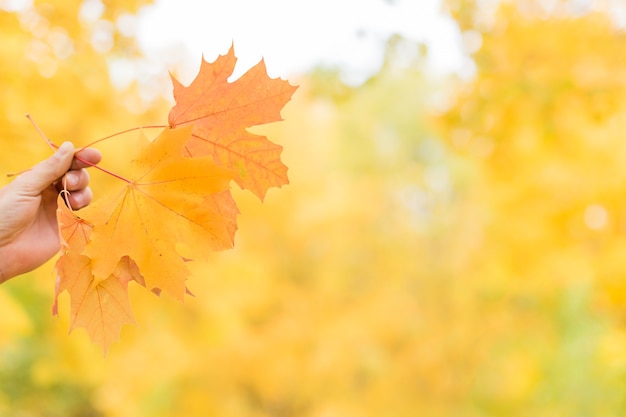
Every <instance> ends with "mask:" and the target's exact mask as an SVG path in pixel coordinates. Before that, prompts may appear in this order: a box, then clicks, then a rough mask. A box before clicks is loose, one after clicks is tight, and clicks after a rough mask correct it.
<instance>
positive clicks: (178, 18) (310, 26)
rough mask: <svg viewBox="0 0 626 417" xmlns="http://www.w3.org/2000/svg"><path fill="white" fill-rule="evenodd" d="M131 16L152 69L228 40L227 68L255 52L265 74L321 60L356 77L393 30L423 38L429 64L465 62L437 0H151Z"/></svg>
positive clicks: (189, 62) (443, 66)
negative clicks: (232, 58) (231, 58)
mask: <svg viewBox="0 0 626 417" xmlns="http://www.w3.org/2000/svg"><path fill="white" fill-rule="evenodd" d="M135 23H136V24H137V27H136V29H135V30H136V31H137V32H136V34H137V36H138V40H139V43H140V45H141V46H142V49H143V50H144V52H145V54H146V56H147V60H148V62H150V65H151V66H152V67H153V68H154V70H155V71H160V72H162V71H164V70H165V71H167V70H172V69H173V68H171V67H172V66H173V65H175V66H176V68H177V69H179V73H180V68H186V67H189V66H190V67H191V69H190V71H189V72H187V74H184V75H185V76H187V77H192V76H193V75H195V72H196V71H197V68H198V65H199V62H200V57H201V56H202V55H203V54H204V57H205V58H206V59H207V60H209V61H212V60H214V59H215V58H216V57H217V55H218V54H224V53H226V52H227V51H228V48H229V47H230V46H231V44H234V46H235V54H236V56H237V57H238V67H237V69H236V73H235V76H237V74H238V73H239V74H240V73H243V72H245V70H247V69H248V68H250V67H251V66H252V65H254V64H256V63H257V62H258V61H259V60H260V59H261V58H262V57H263V58H264V59H265V63H266V65H267V68H268V73H269V75H270V76H271V77H281V78H289V77H290V76H292V75H298V74H300V73H303V72H305V71H307V70H309V69H311V68H313V67H315V66H317V65H326V66H337V67H339V68H340V69H341V72H342V74H343V75H344V77H345V79H346V80H347V81H348V82H352V83H359V82H361V81H363V80H364V79H366V78H367V77H369V76H370V75H372V74H374V73H375V72H376V71H377V70H378V69H379V68H380V65H381V63H382V58H383V47H384V44H385V42H386V40H387V39H388V38H389V36H391V35H392V34H396V33H397V34H400V35H402V36H403V37H405V38H407V39H410V40H414V41H419V42H424V43H426V44H427V45H428V46H429V64H430V67H431V68H432V69H433V70H435V71H438V72H450V71H460V70H461V68H462V67H463V66H464V65H466V64H467V62H466V61H465V60H464V58H463V56H462V54H461V52H460V51H461V36H460V34H459V32H458V29H457V28H456V26H455V24H454V22H453V21H452V19H450V18H449V17H447V16H445V15H443V14H442V13H441V11H440V0H396V1H394V2H392V4H389V3H388V2H386V1H384V0H315V1H313V0H264V1H260V0H228V1H226V0H156V2H155V5H153V6H148V7H146V8H145V9H143V10H142V11H141V12H140V13H139V16H138V18H137V20H136V22H135ZM181 58H182V59H183V61H184V62H183V63H182V65H181V62H180V60H181ZM184 78H185V77H184V76H181V80H182V81H184Z"/></svg>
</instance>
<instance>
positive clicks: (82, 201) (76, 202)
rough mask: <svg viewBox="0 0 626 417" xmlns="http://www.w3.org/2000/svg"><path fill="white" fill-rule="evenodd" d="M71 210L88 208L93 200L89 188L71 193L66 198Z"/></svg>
mask: <svg viewBox="0 0 626 417" xmlns="http://www.w3.org/2000/svg"><path fill="white" fill-rule="evenodd" d="M68 200H69V203H70V206H72V210H78V209H81V208H83V207H86V206H88V205H89V204H90V203H91V200H93V194H92V192H91V189H90V188H89V187H85V188H83V189H82V190H78V191H71V192H70V193H69V197H68Z"/></svg>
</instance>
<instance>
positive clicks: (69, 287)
mask: <svg viewBox="0 0 626 417" xmlns="http://www.w3.org/2000/svg"><path fill="white" fill-rule="evenodd" d="M57 207H58V208H57V219H58V222H59V232H60V237H61V241H62V242H63V243H62V254H61V256H60V257H59V259H58V260H57V263H56V269H57V272H58V281H57V286H56V295H55V301H54V306H53V314H55V315H56V314H58V310H57V305H58V296H59V294H60V293H61V292H63V291H67V292H68V293H69V294H70V331H72V330H74V329H75V328H78V327H83V328H85V330H87V332H88V334H89V335H90V337H91V339H92V340H93V341H94V342H95V343H97V344H99V345H101V346H102V347H103V349H104V353H105V354H106V352H107V349H108V347H109V346H110V344H111V343H113V342H115V341H117V340H119V335H120V332H121V328H122V326H123V325H124V324H135V318H134V314H133V311H132V307H131V305H130V299H129V297H128V283H129V282H130V281H132V280H135V281H137V282H138V283H140V284H143V277H141V275H140V274H139V270H138V269H137V267H136V265H134V262H132V260H130V258H128V257H124V258H122V259H121V260H120V261H119V263H118V265H117V267H116V269H115V271H114V272H113V274H111V275H110V276H109V277H108V278H107V279H105V280H102V281H97V280H96V279H95V277H94V276H93V272H92V270H91V259H89V258H88V257H87V256H84V255H81V254H80V251H81V250H82V249H83V248H84V247H85V245H86V244H87V242H88V241H89V237H90V234H91V232H92V229H93V226H92V225H91V224H90V223H89V222H86V221H85V220H83V219H81V218H79V217H78V216H76V214H75V213H74V212H72V211H71V210H70V209H69V208H68V206H66V204H65V202H64V201H63V198H62V195H59V197H58V199H57Z"/></svg>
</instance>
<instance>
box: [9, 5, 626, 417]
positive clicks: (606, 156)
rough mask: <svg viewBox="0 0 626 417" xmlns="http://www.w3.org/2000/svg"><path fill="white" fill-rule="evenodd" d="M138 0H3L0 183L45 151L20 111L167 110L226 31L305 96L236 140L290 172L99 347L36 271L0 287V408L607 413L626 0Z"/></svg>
mask: <svg viewBox="0 0 626 417" xmlns="http://www.w3.org/2000/svg"><path fill="white" fill-rule="evenodd" d="M149 3H150V2H147V1H142V0H131V1H127V0H124V1H122V0H106V1H102V2H101V1H97V0H47V1H39V0H34V1H28V0H25V1H20V0H0V42H1V47H0V60H1V61H0V62H1V63H2V65H0V83H1V87H0V94H1V95H2V99H1V100H0V143H1V146H2V148H1V152H0V167H1V168H0V171H2V174H3V175H2V176H1V179H0V184H6V183H7V182H8V181H9V179H8V178H6V177H5V176H4V173H8V172H15V171H20V170H22V169H25V168H27V167H29V166H31V165H32V164H34V163H36V162H37V161H39V160H40V159H42V158H45V157H46V156H48V155H49V154H50V150H49V149H48V148H47V146H46V144H45V142H44V141H43V140H42V139H41V138H39V137H38V135H37V133H36V131H35V130H34V129H33V128H32V126H30V124H29V122H28V120H27V119H26V118H25V117H24V115H25V114H26V113H30V114H31V115H32V116H33V118H34V119H35V120H36V121H37V123H38V124H39V126H40V127H41V128H42V129H43V130H44V132H46V133H47V135H48V136H49V137H50V138H52V139H53V140H54V141H55V142H56V143H60V142H62V141H63V140H72V141H74V142H75V143H76V144H77V145H81V144H86V143H89V142H91V141H93V140H95V139H97V138H99V137H103V136H106V135H108V134H111V133H114V132H116V131H121V130H124V129H127V128H129V127H134V126H138V125H149V124H163V123H165V122H166V118H167V112H168V110H169V106H170V105H171V104H172V98H171V84H170V81H169V75H168V71H171V72H172V73H173V74H175V75H176V76H177V77H180V78H181V80H183V81H184V82H189V81H190V80H191V78H192V77H193V76H194V75H195V73H196V72H197V68H198V64H199V62H200V56H201V54H204V55H205V57H206V58H207V59H209V60H213V59H214V58H215V57H216V56H217V55H218V54H220V53H222V54H223V53H225V52H226V51H227V50H228V48H229V47H230V45H231V44H232V43H233V42H234V45H235V52H236V54H237V55H238V56H239V57H241V59H240V64H243V65H242V67H241V68H240V70H241V71H242V72H243V71H245V70H246V69H247V68H246V67H249V66H251V65H253V64H254V63H256V62H257V61H258V60H259V59H260V57H261V56H264V57H265V60H266V63H267V65H268V71H269V73H270V75H271V76H272V77H281V78H287V79H289V80H290V82H291V83H292V84H298V85H299V86H300V87H299V89H298V91H297V92H296V94H295V95H294V98H293V100H292V101H291V102H290V103H288V104H287V106H286V107H285V109H284V111H283V117H284V118H285V120H284V121H282V122H280V123H275V124H271V125H268V126H262V127H255V128H254V131H255V132H259V133H263V134H266V135H268V136H269V137H270V138H271V139H272V140H273V141H275V142H277V143H279V144H281V145H283V146H284V153H283V160H284V162H285V163H286V164H287V165H288V167H289V175H290V181H291V183H290V185H288V186H286V187H283V188H282V189H274V190H270V192H269V193H268V195H267V197H266V199H265V202H264V203H263V204H261V202H259V201H258V200H257V199H256V198H255V197H253V196H252V195H251V194H250V193H247V192H241V191H240V190H234V192H235V194H236V198H237V200H238V201H239V203H240V208H241V212H242V214H241V215H240V216H239V231H238V234H237V236H236V242H235V249H234V250H230V251H227V252H220V253H213V254H211V255H210V256H209V257H208V259H207V260H206V262H204V261H203V262H197V263H194V264H193V265H192V268H193V271H194V277H193V278H192V279H191V280H190V281H189V287H190V289H191V290H192V291H193V293H194V294H195V295H196V296H195V297H194V298H192V297H189V298H187V300H186V301H185V303H178V302H176V301H174V300H172V299H169V298H167V297H162V298H157V297H155V296H154V295H152V294H149V293H147V292H146V291H144V290H143V289H141V288H135V287H132V288H131V296H132V300H133V306H134V310H135V314H136V316H137V321H138V326H136V327H133V326H126V327H125V328H124V329H123V333H122V339H121V342H120V343H119V344H114V345H113V346H112V347H111V349H110V351H109V353H108V356H107V357H106V358H103V355H102V351H101V349H100V348H99V347H98V346H95V345H92V344H91V342H90V341H89V339H88V338H87V336H86V333H85V332H84V331H83V330H80V329H79V330H76V331H74V332H72V333H71V334H70V335H68V334H67V333H68V315H69V306H68V299H67V297H66V296H65V295H64V296H62V297H61V300H60V303H61V305H60V317H59V318H53V317H52V316H51V306H52V302H53V295H54V279H55V276H54V268H53V262H50V263H49V264H47V265H45V266H43V267H41V268H40V269H38V270H37V271H34V272H32V273H30V274H28V275H26V276H23V277H19V278H16V279H14V280H11V281H9V282H7V283H5V284H3V285H2V286H0V416H18V417H22V416H38V417H39V416H44V417H61V416H63V417H109V416H111V417H113V416H116V417H119V416H122V417H144V416H145V417H148V416H149V417H172V416H186V417H189V416H191V417H194V416H242V417H247V416H254V417H261V416H268V417H289V416H311V417H344V416H345V417H353V416H354V417H356V416H359V417H361V416H372V417H374V416H376V417H378V416H397V417H403V416H406V417H415V416H428V417H430V416H462V417H474V416H507V417H515V416H533V417H542V416H546V417H547V416H619V415H625V414H626V309H625V308H624V305H626V304H625V303H626V164H625V163H624V161H626V138H625V137H624V133H625V132H626V100H624V98H625V97H626V32H625V30H626V2H623V1H621V0H612V1H609V0H606V1H600V0H598V1H593V0H501V1H498V0H446V1H442V2H437V1H418V0H414V1H412V2H411V1H388V2H384V1H383V0H371V1H367V2H365V1H364V2H357V1H348V0H344V1H339V2H338V1H335V2H327V1H319V2H312V1H306V0H302V1H291V2H287V1H282V2H281V1H272V2H267V5H266V7H260V6H259V4H262V3H254V2H250V3H246V2H243V1H239V2H235V3H236V4H235V6H231V7H229V8H221V9H220V7H218V5H217V4H216V3H215V2H210V1H207V2H201V1H195V2H193V1H187V0H183V1H180V2H171V1H170V2H167V1H162V2H158V3H157V4H149ZM174 4H176V5H177V7H174V6H173V5H174ZM177 8H178V9H181V10H180V11H181V12H182V13H181V14H177V12H175V11H174V10H175V9H177ZM199 15H200V16H204V18H203V19H198V16H199ZM163 16H167V17H168V18H169V19H165V18H164V17H163ZM312 19H313V20H315V23H310V22H311V21H312ZM266 20H267V21H266ZM305 20H306V21H307V22H309V23H303V22H305ZM246 29H249V30H246ZM207 30H208V32H207ZM203 37H204V38H203ZM194 39H195V40H194ZM205 40H206V42H205ZM198 48H200V49H198ZM107 146H108V148H107V150H106V154H105V160H104V161H103V163H102V164H103V166H105V167H111V166H115V157H116V152H117V153H123V152H125V149H124V146H123V137H122V138H120V139H115V140H111V141H109V142H108V143H107ZM106 181H107V179H106V178H103V177H102V175H100V174H98V173H97V172H92V185H93V188H94V191H95V194H96V196H97V195H98V192H100V190H101V189H104V188H105V186H106Z"/></svg>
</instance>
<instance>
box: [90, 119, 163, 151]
mask: <svg viewBox="0 0 626 417" xmlns="http://www.w3.org/2000/svg"><path fill="white" fill-rule="evenodd" d="M168 127H169V126H166V125H148V126H136V127H131V128H130V129H126V130H121V131H119V132H116V133H113V134H110V135H108V136H105V137H103V138H100V139H97V140H94V141H93V142H91V143H89V144H87V145H85V146H83V147H82V148H81V150H82V149H85V148H90V147H92V146H93V145H95V144H98V143H100V142H103V141H105V140H107V139H111V138H114V137H115V136H120V135H123V134H125V133H130V132H134V131H136V130H141V129H165V128H168Z"/></svg>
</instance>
